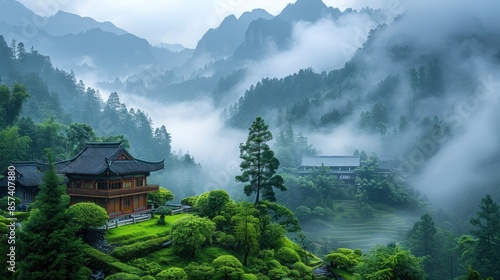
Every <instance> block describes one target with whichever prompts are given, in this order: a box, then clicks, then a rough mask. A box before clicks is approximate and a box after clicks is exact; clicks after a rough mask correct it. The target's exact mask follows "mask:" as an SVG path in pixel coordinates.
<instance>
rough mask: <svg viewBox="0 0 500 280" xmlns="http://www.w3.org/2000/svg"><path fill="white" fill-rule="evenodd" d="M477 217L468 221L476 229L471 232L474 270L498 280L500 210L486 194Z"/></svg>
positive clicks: (499, 277) (499, 272) (499, 275)
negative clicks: (473, 245)
mask: <svg viewBox="0 0 500 280" xmlns="http://www.w3.org/2000/svg"><path fill="white" fill-rule="evenodd" d="M479 208H480V209H481V210H480V211H479V212H477V217H475V218H472V219H470V223H471V224H472V225H473V226H475V227H476V229H474V230H471V233H472V235H474V237H476V238H477V243H476V248H475V264H474V268H477V270H478V271H479V272H480V273H481V275H483V276H492V277H493V278H494V279H500V270H499V269H498V264H499V263H500V208H499V206H498V204H497V203H496V202H494V201H493V198H492V197H491V196H490V195H489V194H488V195H486V197H485V198H483V199H482V200H481V205H480V206H479Z"/></svg>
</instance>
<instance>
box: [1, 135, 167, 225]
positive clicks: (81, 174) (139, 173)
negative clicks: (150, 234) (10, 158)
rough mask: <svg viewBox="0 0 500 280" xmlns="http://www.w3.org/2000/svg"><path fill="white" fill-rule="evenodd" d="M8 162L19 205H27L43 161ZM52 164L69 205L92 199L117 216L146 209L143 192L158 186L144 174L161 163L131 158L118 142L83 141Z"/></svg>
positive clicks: (4, 191) (3, 192)
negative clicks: (13, 171) (75, 151)
mask: <svg viewBox="0 0 500 280" xmlns="http://www.w3.org/2000/svg"><path fill="white" fill-rule="evenodd" d="M11 164H12V165H14V166H15V167H16V177H17V178H16V196H17V197H19V198H20V199H21V204H20V205H27V204H29V203H31V202H33V201H34V199H35V195H36V193H37V190H38V186H39V185H40V184H41V183H42V181H43V170H44V169H46V167H47V164H46V163H42V162H39V161H23V162H12V163H11ZM55 166H56V170H57V173H59V174H61V175H64V176H65V183H66V185H67V188H66V193H67V194H68V195H69V196H70V204H71V205H73V204H75V203H79V202H93V203H95V204H97V205H100V206H102V207H103V208H104V209H106V211H107V213H108V215H109V217H110V218H119V217H124V216H129V215H131V214H142V213H146V212H148V211H150V209H149V208H148V206H147V194H148V193H150V192H153V191H157V190H159V186H158V185H148V184H147V177H148V176H149V175H150V173H151V172H154V171H158V170H160V169H163V168H164V166H165V164H164V160H162V161H158V162H149V161H144V160H140V159H137V158H134V157H133V156H132V155H130V153H129V152H128V151H127V150H126V149H125V148H123V146H122V145H121V144H120V143H87V144H86V147H85V148H84V149H83V150H82V151H81V152H80V153H79V154H78V155H76V156H75V157H74V158H72V159H69V160H63V161H59V162H56V163H55ZM6 172H7V171H6ZM6 172H5V173H4V175H5V174H6ZM6 195H7V180H6V177H3V178H2V179H0V197H3V196H6Z"/></svg>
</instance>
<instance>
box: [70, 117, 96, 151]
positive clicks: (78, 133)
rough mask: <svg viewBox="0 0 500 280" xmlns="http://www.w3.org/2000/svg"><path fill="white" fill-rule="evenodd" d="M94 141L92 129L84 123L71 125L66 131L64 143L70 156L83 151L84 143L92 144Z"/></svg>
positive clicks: (94, 135) (94, 136)
mask: <svg viewBox="0 0 500 280" xmlns="http://www.w3.org/2000/svg"><path fill="white" fill-rule="evenodd" d="M96 139H97V136H96V134H95V132H94V129H93V128H92V127H91V126H90V125H88V124H86V123H72V124H70V126H69V127H68V128H67V129H66V142H67V147H68V151H69V152H70V153H71V156H75V155H76V154H77V153H79V152H80V151H81V150H83V148H85V143H86V142H94V141H95V140H96Z"/></svg>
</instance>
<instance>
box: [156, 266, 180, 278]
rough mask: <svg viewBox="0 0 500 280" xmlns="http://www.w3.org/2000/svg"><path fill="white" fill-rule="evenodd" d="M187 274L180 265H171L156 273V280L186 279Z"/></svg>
mask: <svg viewBox="0 0 500 280" xmlns="http://www.w3.org/2000/svg"><path fill="white" fill-rule="evenodd" d="M186 279H187V274H186V272H185V271H184V269H182V268H180V267H170V268H167V269H166V270H164V271H162V272H160V273H158V274H157V275H156V280H186Z"/></svg>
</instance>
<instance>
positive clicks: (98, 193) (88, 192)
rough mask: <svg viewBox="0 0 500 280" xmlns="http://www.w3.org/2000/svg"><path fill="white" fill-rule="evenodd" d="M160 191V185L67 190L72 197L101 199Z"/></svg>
mask: <svg viewBox="0 0 500 280" xmlns="http://www.w3.org/2000/svg"><path fill="white" fill-rule="evenodd" d="M159 189H160V186H159V185H147V186H142V187H135V188H126V189H123V188H122V189H106V190H104V189H97V190H96V189H81V188H79V189H78V188H66V193H67V194H68V195H70V196H84V197H99V198H116V197H123V196H130V195H136V194H143V193H150V192H154V191H157V190H159Z"/></svg>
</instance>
